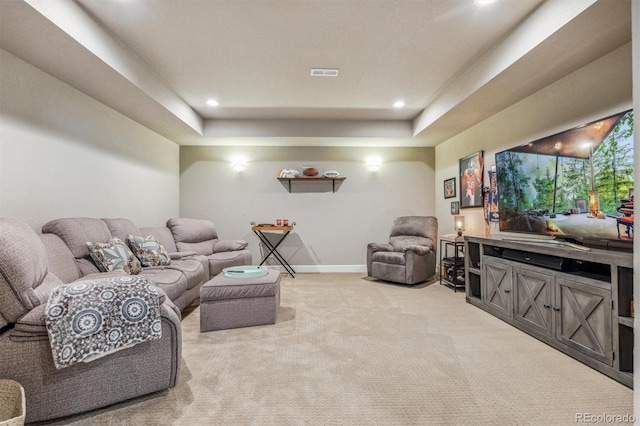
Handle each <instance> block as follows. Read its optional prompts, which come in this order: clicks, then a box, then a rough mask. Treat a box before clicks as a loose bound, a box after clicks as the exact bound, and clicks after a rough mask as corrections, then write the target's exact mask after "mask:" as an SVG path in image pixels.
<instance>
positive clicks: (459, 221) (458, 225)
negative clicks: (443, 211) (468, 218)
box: [453, 216, 464, 237]
mask: <svg viewBox="0 0 640 426" xmlns="http://www.w3.org/2000/svg"><path fill="white" fill-rule="evenodd" d="M453 229H455V230H456V231H457V232H458V237H462V231H464V216H454V217H453Z"/></svg>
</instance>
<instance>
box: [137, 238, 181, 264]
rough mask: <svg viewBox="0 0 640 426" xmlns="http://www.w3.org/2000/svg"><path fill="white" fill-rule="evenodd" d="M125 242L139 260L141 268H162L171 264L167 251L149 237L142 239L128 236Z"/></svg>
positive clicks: (155, 239) (156, 240)
mask: <svg viewBox="0 0 640 426" xmlns="http://www.w3.org/2000/svg"><path fill="white" fill-rule="evenodd" d="M127 242H128V243H129V246H130V247H131V250H133V254H135V255H136V257H137V258H138V259H140V263H142V266H164V265H169V264H170V263H171V257H169V254H168V253H167V250H165V248H164V247H163V246H162V244H160V241H158V239H157V238H155V237H153V236H151V235H149V236H148V237H146V238H143V237H138V236H136V235H131V234H129V235H128V236H127Z"/></svg>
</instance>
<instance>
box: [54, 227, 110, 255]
mask: <svg viewBox="0 0 640 426" xmlns="http://www.w3.org/2000/svg"><path fill="white" fill-rule="evenodd" d="M42 232H43V233H44V234H56V235H57V236H58V237H60V238H62V241H64V243H65V244H66V245H67V247H69V250H71V253H73V257H75V258H76V259H82V258H83V257H89V256H90V254H89V248H88V247H87V242H88V241H97V242H104V241H109V240H110V239H111V232H110V231H109V228H108V227H107V224H106V223H105V222H103V221H102V220H100V219H95V218H90V217H78V218H63V219H55V220H52V221H50V222H47V223H45V224H44V226H43V227H42Z"/></svg>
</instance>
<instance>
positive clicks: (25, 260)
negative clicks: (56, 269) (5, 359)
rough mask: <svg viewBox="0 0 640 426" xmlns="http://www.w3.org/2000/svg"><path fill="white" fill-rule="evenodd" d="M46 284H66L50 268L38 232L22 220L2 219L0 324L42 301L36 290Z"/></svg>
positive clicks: (0, 227) (23, 313) (0, 220)
mask: <svg viewBox="0 0 640 426" xmlns="http://www.w3.org/2000/svg"><path fill="white" fill-rule="evenodd" d="M43 283H46V284H47V286H49V285H53V284H56V285H62V284H63V283H62V281H60V279H59V278H58V277H56V276H55V275H53V274H52V273H50V272H49V271H48V267H47V252H46V249H45V247H44V244H43V243H42V241H41V240H40V238H39V237H38V234H36V232H35V231H34V230H33V229H32V228H31V227H30V226H29V225H27V224H26V223H24V222H22V221H19V220H16V219H0V327H4V326H6V325H7V324H9V323H15V322H16V321H17V320H18V318H20V317H22V316H23V315H25V314H27V313H28V312H29V311H30V310H31V309H33V308H34V307H36V306H38V305H40V304H41V303H42V301H41V300H40V298H39V297H38V295H37V294H36V293H35V291H34V289H35V288H37V287H39V286H40V285H42V284H43Z"/></svg>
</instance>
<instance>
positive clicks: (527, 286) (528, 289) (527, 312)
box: [513, 267, 553, 337]
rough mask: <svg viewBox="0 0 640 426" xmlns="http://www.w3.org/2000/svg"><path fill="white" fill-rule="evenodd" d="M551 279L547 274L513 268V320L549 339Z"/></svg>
mask: <svg viewBox="0 0 640 426" xmlns="http://www.w3.org/2000/svg"><path fill="white" fill-rule="evenodd" d="M551 285H552V278H551V276H550V275H548V274H543V273H540V272H536V271H531V270H528V269H522V268H517V267H514V268H513V319H514V320H516V321H518V322H519V323H520V324H522V325H524V326H525V327H527V328H529V329H532V330H533V331H537V332H539V333H542V334H545V335H546V336H548V337H551V336H552V334H553V327H552V326H551V320H552V318H553V315H552V310H551V295H552V291H551Z"/></svg>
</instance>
